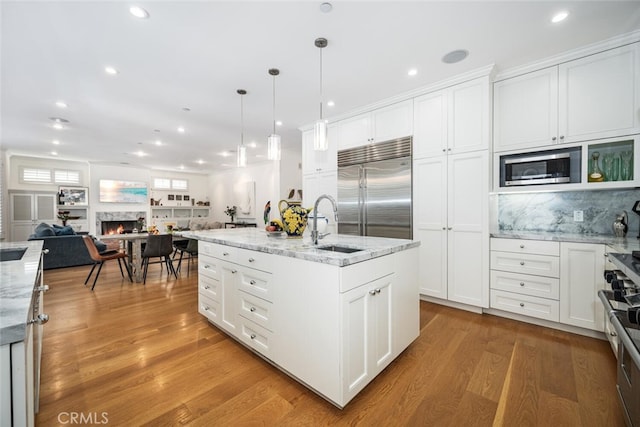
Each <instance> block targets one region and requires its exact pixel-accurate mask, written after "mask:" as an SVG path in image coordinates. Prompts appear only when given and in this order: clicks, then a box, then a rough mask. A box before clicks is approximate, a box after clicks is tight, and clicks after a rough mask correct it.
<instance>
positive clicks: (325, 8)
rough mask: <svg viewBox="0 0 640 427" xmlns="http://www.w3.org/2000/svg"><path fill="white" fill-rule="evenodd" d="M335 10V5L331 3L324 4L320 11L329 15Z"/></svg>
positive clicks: (321, 5)
mask: <svg viewBox="0 0 640 427" xmlns="http://www.w3.org/2000/svg"><path fill="white" fill-rule="evenodd" d="M332 10H333V5H332V4H331V3H329V2H324V3H322V4H320V11H321V12H322V13H329V12H331V11H332Z"/></svg>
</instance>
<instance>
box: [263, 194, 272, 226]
mask: <svg viewBox="0 0 640 427" xmlns="http://www.w3.org/2000/svg"><path fill="white" fill-rule="evenodd" d="M270 212H271V200H269V201H268V202H267V204H266V205H264V223H265V224H269V213H270Z"/></svg>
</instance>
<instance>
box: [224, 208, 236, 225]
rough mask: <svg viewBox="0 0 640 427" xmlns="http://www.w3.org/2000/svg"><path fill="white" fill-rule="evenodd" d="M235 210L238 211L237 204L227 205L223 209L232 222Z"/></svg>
mask: <svg viewBox="0 0 640 427" xmlns="http://www.w3.org/2000/svg"><path fill="white" fill-rule="evenodd" d="M237 212H238V207H237V206H231V207H229V206H227V209H225V210H224V213H225V214H227V215H229V216H230V217H231V222H233V220H234V218H235V217H236V213H237Z"/></svg>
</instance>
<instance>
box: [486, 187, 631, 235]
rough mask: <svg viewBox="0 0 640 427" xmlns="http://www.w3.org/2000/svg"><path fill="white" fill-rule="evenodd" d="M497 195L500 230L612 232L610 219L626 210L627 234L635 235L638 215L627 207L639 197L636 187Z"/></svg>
mask: <svg viewBox="0 0 640 427" xmlns="http://www.w3.org/2000/svg"><path fill="white" fill-rule="evenodd" d="M497 197H498V198H497V220H498V222H497V226H498V230H500V231H527V232H541V231H545V232H558V233H577V234H605V235H613V228H612V224H613V221H615V219H616V217H617V215H619V214H621V213H622V211H627V214H628V216H629V231H628V233H627V235H628V236H635V235H638V228H639V226H640V225H639V224H640V217H638V215H636V214H635V213H633V211H632V210H631V208H632V207H633V205H634V203H635V202H636V200H640V189H629V190H599V191H595V190H588V191H566V192H557V193H523V194H499V195H498V196H497ZM574 211H583V216H584V221H583V222H576V221H574V220H573V213H574Z"/></svg>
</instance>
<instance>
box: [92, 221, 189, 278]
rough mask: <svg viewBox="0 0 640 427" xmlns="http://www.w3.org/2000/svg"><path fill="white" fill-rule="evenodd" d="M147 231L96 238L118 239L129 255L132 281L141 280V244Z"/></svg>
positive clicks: (144, 240)
mask: <svg viewBox="0 0 640 427" xmlns="http://www.w3.org/2000/svg"><path fill="white" fill-rule="evenodd" d="M148 235H149V233H123V234H103V235H101V236H97V239H99V240H102V241H103V242H104V241H108V240H119V241H120V242H121V244H120V248H121V249H125V251H126V253H127V255H128V257H129V267H130V269H131V277H132V278H133V280H134V282H142V273H143V271H142V244H143V243H146V241H147V236H148ZM173 240H174V241H175V240H184V238H182V237H179V236H173Z"/></svg>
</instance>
